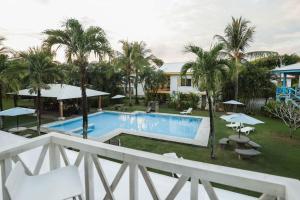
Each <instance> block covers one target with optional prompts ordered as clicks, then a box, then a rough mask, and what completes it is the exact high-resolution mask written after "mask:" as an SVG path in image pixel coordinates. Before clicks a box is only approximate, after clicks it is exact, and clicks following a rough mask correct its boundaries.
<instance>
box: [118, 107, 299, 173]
mask: <svg viewBox="0 0 300 200" xmlns="http://www.w3.org/2000/svg"><path fill="white" fill-rule="evenodd" d="M135 110H142V111H144V110H145V107H144V106H142V105H141V106H132V107H128V111H135ZM160 112H165V113H176V114H178V111H176V110H174V109H170V108H167V107H164V106H163V107H160ZM221 114H222V113H217V114H216V120H215V122H216V124H215V125H216V143H217V141H218V139H220V138H223V137H228V136H229V135H231V134H233V133H234V131H233V130H232V129H229V128H227V127H226V126H225V124H226V122H225V121H224V120H221V119H220V118H219V116H220V115H221ZM193 115H196V116H207V112H206V111H194V112H193ZM254 117H256V118H258V119H260V120H262V121H264V122H265V124H261V125H257V126H256V131H255V132H254V133H251V134H250V136H249V137H250V139H251V140H253V141H255V142H257V143H259V144H261V145H262V149H260V151H261V152H262V154H261V155H260V156H258V157H256V158H252V159H247V160H239V159H238V156H237V154H235V153H234V148H235V146H234V145H233V144H232V145H231V146H230V147H229V148H226V149H221V148H220V147H219V145H218V144H216V155H217V159H216V160H212V159H211V158H210V149H208V148H201V147H197V146H192V145H185V144H178V143H172V142H165V141H159V140H154V139H148V138H143V137H137V136H132V135H126V134H123V135H120V136H118V137H119V138H120V139H121V144H122V146H125V147H129V148H133V149H138V150H143V151H148V152H153V153H158V154H163V153H167V152H176V153H177V154H178V155H179V156H182V157H184V158H186V159H190V160H195V161H200V162H207V163H212V164H218V165H224V166H229V167H235V168H240V169H246V170H252V171H258V172H264V173H269V174H274V175H280V176H286V177H292V178H297V179H300V170H299V166H300V130H298V131H297V132H296V133H295V134H294V138H293V139H290V138H289V135H288V129H287V127H286V126H285V125H284V124H283V123H282V122H281V121H279V120H275V119H270V118H267V117H263V116H260V115H257V116H254Z"/></svg>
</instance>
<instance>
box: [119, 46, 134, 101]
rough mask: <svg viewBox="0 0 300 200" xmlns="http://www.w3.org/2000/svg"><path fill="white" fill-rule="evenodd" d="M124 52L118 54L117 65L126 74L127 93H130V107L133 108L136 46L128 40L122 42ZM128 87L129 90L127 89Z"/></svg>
mask: <svg viewBox="0 0 300 200" xmlns="http://www.w3.org/2000/svg"><path fill="white" fill-rule="evenodd" d="M120 42H121V44H122V52H118V54H119V55H118V57H117V65H119V66H120V67H122V68H123V70H124V74H125V79H126V80H125V92H126V93H128V97H129V105H130V106H132V102H131V92H132V91H131V76H132V74H133V72H134V57H135V56H134V54H135V50H134V46H133V43H131V42H128V41H127V40H121V41H120ZM127 86H128V88H127Z"/></svg>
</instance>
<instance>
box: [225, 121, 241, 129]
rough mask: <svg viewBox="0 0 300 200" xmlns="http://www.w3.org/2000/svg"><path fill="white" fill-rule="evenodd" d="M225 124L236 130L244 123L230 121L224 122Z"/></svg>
mask: <svg viewBox="0 0 300 200" xmlns="http://www.w3.org/2000/svg"><path fill="white" fill-rule="evenodd" d="M226 126H227V127H228V128H232V129H236V130H238V128H239V127H244V125H243V124H241V123H230V124H226Z"/></svg>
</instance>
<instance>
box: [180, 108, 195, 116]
mask: <svg viewBox="0 0 300 200" xmlns="http://www.w3.org/2000/svg"><path fill="white" fill-rule="evenodd" d="M192 111H193V108H189V109H187V110H184V111H182V112H180V114H181V115H190V114H192Z"/></svg>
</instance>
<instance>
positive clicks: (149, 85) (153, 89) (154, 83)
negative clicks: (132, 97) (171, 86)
mask: <svg viewBox="0 0 300 200" xmlns="http://www.w3.org/2000/svg"><path fill="white" fill-rule="evenodd" d="M140 79H141V82H142V87H143V90H144V92H145V96H146V102H148V101H150V100H155V101H157V100H158V90H159V88H161V87H162V86H163V85H164V84H165V83H166V82H167V77H166V76H165V74H164V72H163V71H162V70H156V69H155V68H153V67H149V66H147V67H145V68H144V69H143V71H142V72H141V75H140Z"/></svg>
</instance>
